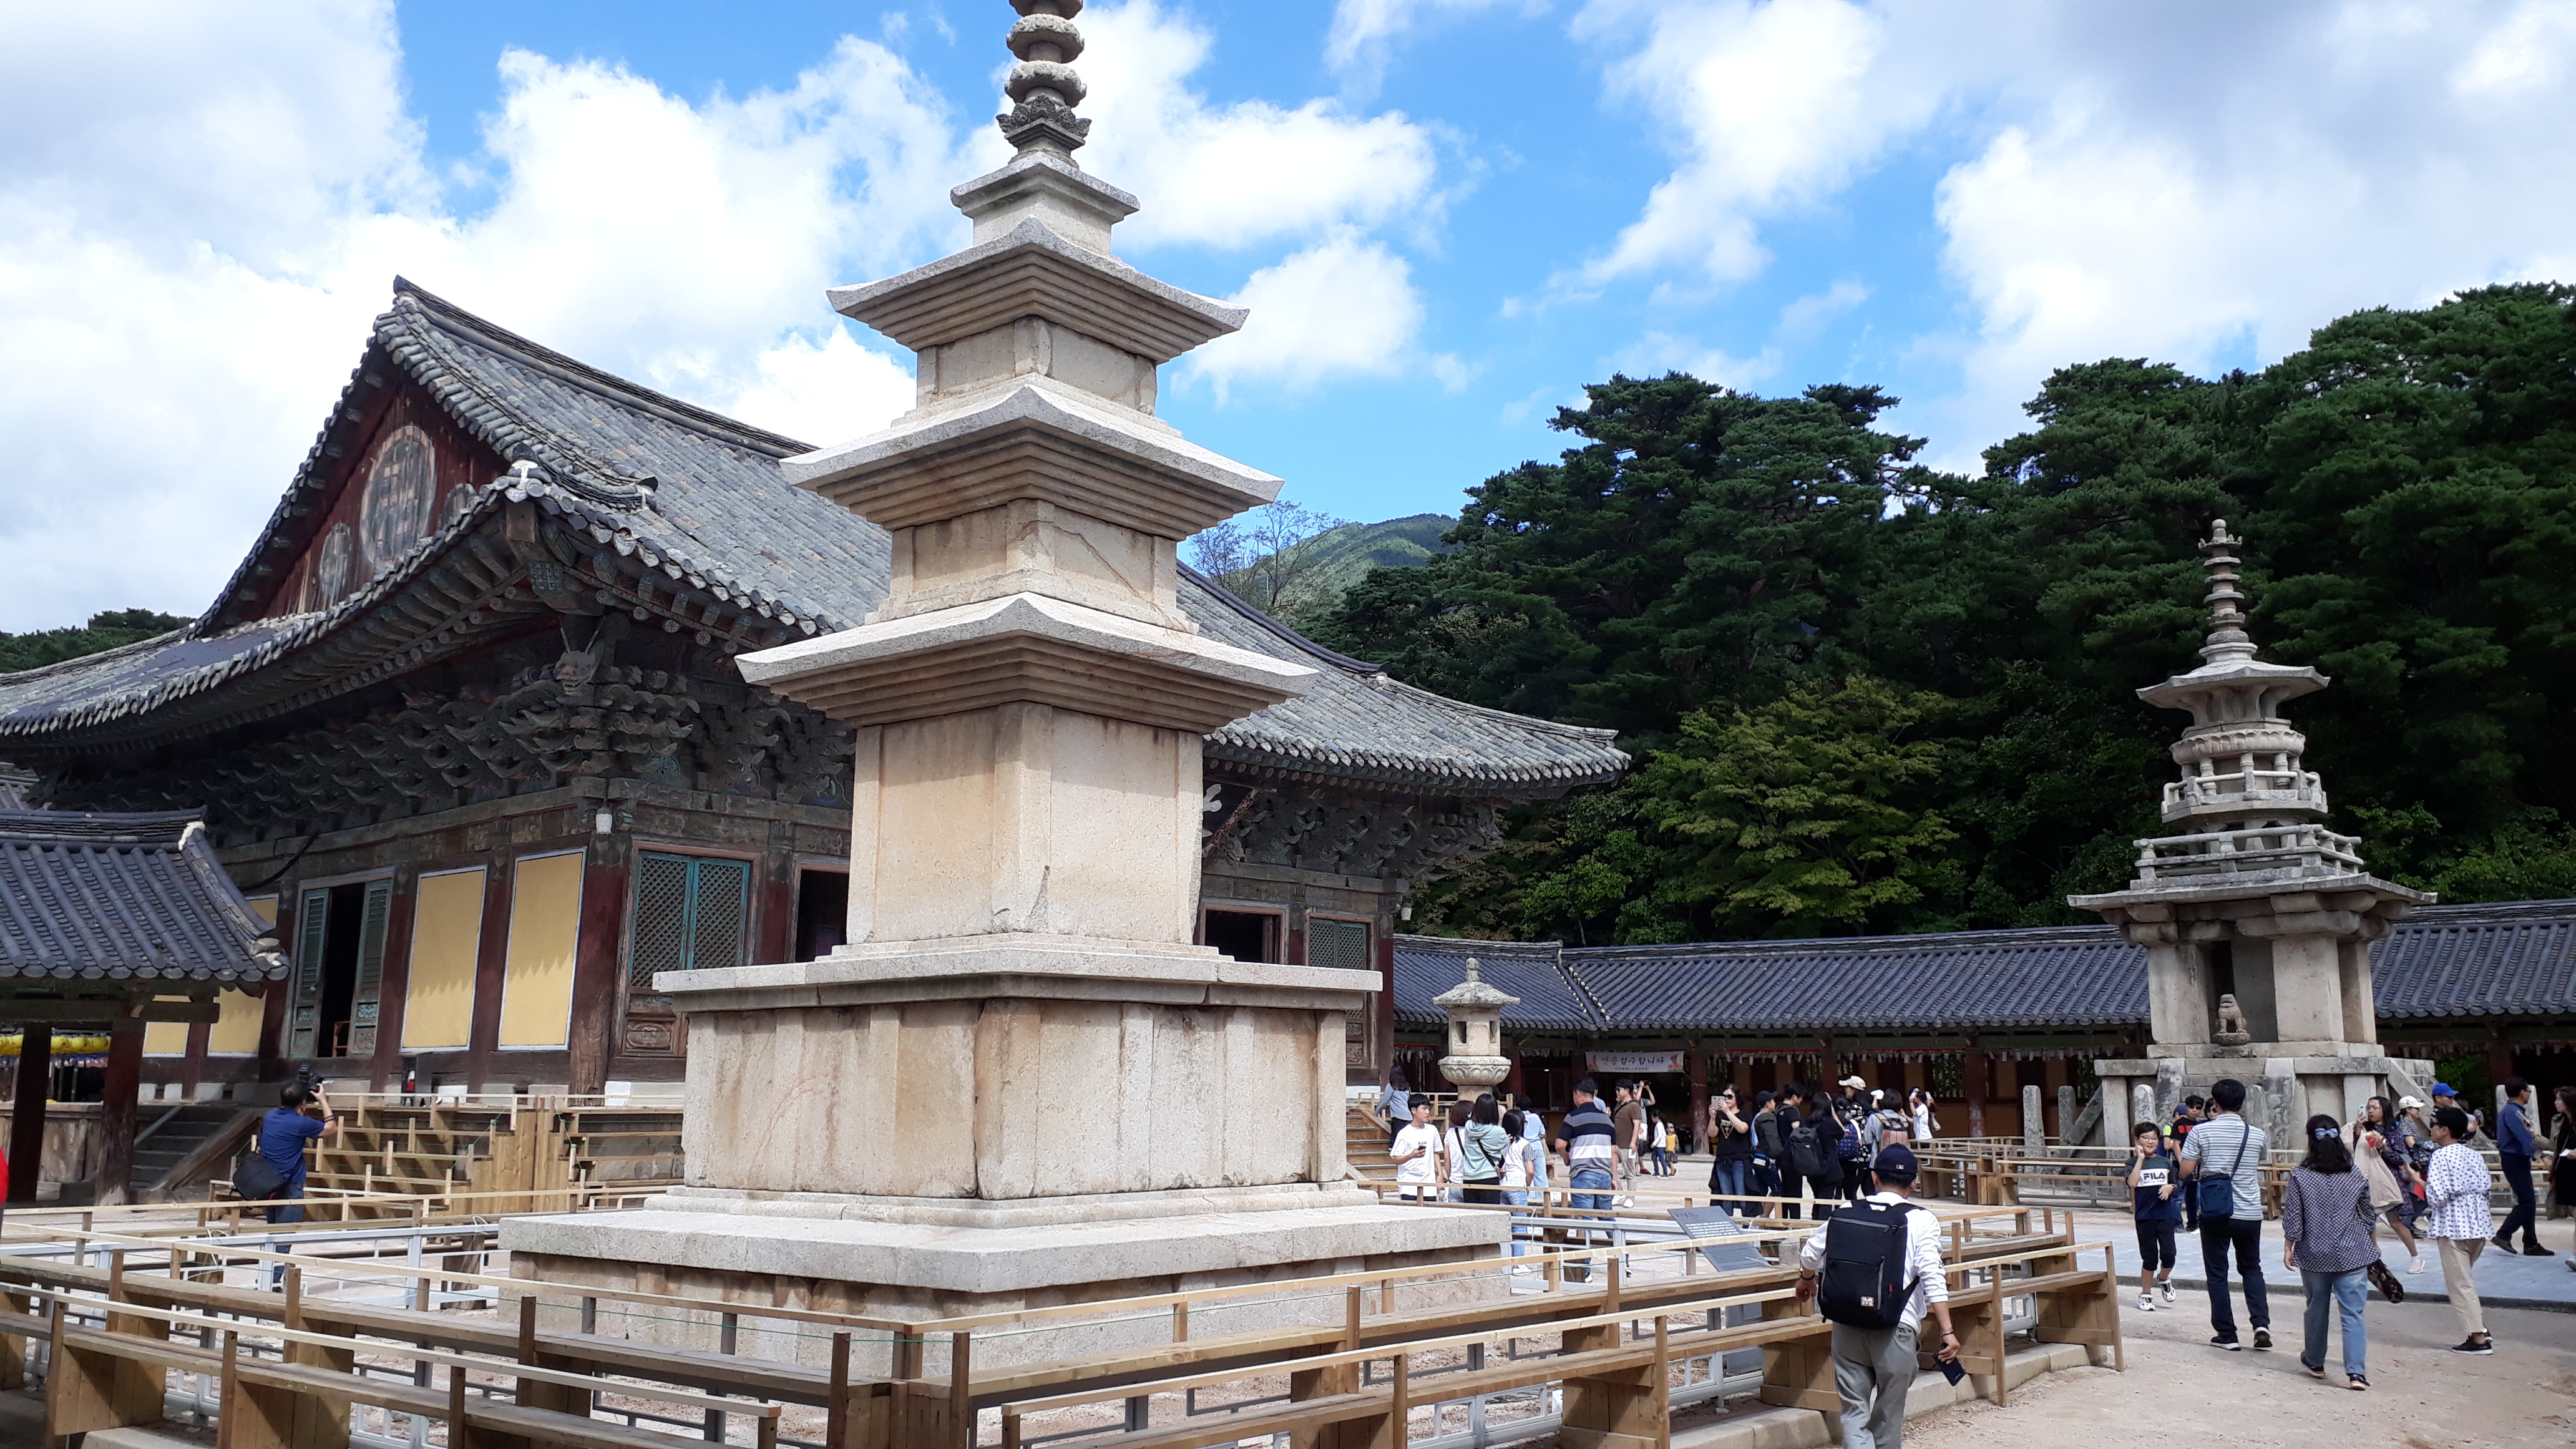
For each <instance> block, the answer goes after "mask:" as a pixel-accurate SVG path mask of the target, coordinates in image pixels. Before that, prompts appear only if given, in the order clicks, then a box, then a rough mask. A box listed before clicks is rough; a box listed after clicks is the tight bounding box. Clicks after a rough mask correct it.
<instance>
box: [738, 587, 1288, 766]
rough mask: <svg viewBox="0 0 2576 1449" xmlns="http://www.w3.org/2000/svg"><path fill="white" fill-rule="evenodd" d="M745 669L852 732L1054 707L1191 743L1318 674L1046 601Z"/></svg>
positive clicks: (809, 643)
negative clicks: (1185, 737)
mask: <svg viewBox="0 0 2576 1449" xmlns="http://www.w3.org/2000/svg"><path fill="white" fill-rule="evenodd" d="M741 664H742V674H743V678H745V679H747V680H750V681H751V682H752V683H754V684H758V685H762V686H765V687H767V688H769V689H771V690H774V691H776V692H777V693H779V694H782V695H785V696H786V697H788V698H789V699H793V700H796V701H797V702H799V703H801V704H806V705H811V706H812V707H813V708H815V709H818V710H821V711H822V712H823V713H825V714H827V715H830V716H831V717H832V718H834V719H836V720H839V721H841V722H842V723H844V724H848V725H853V726H867V725H881V724H896V723H900V722H902V721H905V720H914V719H927V718H930V717H933V716H937V715H950V714H961V713H964V712H966V711H968V710H977V709H989V708H992V707H993V706H995V705H1003V704H1045V705H1053V706H1055V707H1056V708H1058V709H1069V710H1076V711H1079V712H1081V713H1084V714H1094V715H1100V716H1103V717H1105V718H1109V719H1118V720H1125V721H1127V722H1129V723H1131V724H1141V725H1150V726H1152V727H1154V728H1156V729H1170V730H1186V731H1188V732H1190V733H1192V734H1204V733H1206V732H1207V731H1209V730H1212V729H1214V728H1216V727H1217V726H1219V725H1222V724H1226V723H1229V722H1231V721H1233V720H1236V719H1240V718H1242V717H1243V716H1244V715H1247V714H1250V713H1252V712H1253V711H1255V710H1259V709H1263V708H1266V707H1267V706H1270V705H1273V704H1277V703H1278V702H1279V701H1281V700H1283V699H1287V698H1289V697H1291V696H1293V695H1297V694H1302V693H1304V692H1305V690H1306V687H1307V685H1308V684H1309V683H1310V682H1311V681H1312V680H1313V679H1314V677H1315V673H1316V671H1315V670H1313V669H1311V668H1306V667H1302V666H1299V665H1296V664H1291V663H1288V662H1287V661H1285V660H1281V659H1277V658H1274V657H1272V656H1270V655H1267V654H1261V653H1256V652H1254V651H1252V650H1249V649H1238V648H1236V647H1235V646H1233V645H1231V644H1224V643H1219V642H1217V641H1215V640H1210V639H1202V638H1200V637H1198V636H1196V635H1193V634H1184V633H1182V632H1180V631H1179V630H1177V629H1166V628H1160V627H1157V626H1155V625H1152V624H1147V623H1143V622H1141V621H1139V620H1135V619H1130V618H1126V617H1123V616H1121V615H1117V614H1111V613H1105V612H1103V611H1101V610H1099V609H1094V608H1089V607H1086V606H1084V605H1081V604H1076V603H1070V602H1067V601H1066V600H1063V599H1054V598H1049V597H1047V596H1045V595H1043V594H1013V595H1011V596H1009V597H1008V598H1001V599H989V600H986V601H984V602H981V603H975V604H963V605H960V606H958V607H956V608H953V609H941V610H938V611H937V612H935V613H929V614H915V615H911V616H909V617H907V618H901V619H892V620H888V621H886V622H884V623H879V624H869V625H865V626H863V627H861V628H857V629H850V630H845V631H843V632H841V633H838V634H831V635H826V636H825V637H823V638H820V639H806V640H801V641H799V642H797V643H794V644H790V645H787V646H785V647H784V648H779V649H770V650H765V651H763V652H761V653H759V654H747V655H744V656H743V658H742V661H741Z"/></svg>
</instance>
